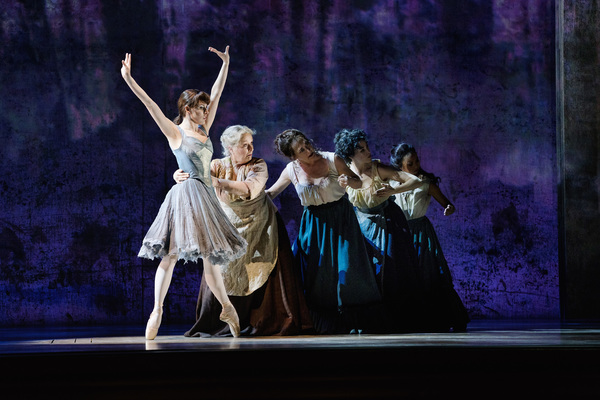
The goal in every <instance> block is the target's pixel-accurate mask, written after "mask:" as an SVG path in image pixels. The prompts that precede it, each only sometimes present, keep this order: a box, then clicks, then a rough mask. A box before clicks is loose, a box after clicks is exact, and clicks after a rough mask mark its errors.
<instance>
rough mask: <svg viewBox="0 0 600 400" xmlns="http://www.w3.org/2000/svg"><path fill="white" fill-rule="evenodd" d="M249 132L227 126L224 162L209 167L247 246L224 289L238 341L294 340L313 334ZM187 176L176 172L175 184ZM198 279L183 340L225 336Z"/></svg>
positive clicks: (227, 272) (226, 269)
mask: <svg viewBox="0 0 600 400" xmlns="http://www.w3.org/2000/svg"><path fill="white" fill-rule="evenodd" d="M254 134H255V133H254V131H253V130H252V129H250V128H248V127H247V126H242V125H234V126H230V127H228V128H227V129H225V131H224V132H223V134H222V135H221V145H222V148H223V153H224V156H225V157H224V158H221V159H214V160H212V162H211V168H210V170H211V175H212V176H213V178H214V188H215V191H216V193H217V197H218V198H219V201H220V203H221V206H222V207H223V210H224V211H225V214H226V215H227V217H228V218H229V220H230V221H231V223H232V224H233V225H234V226H235V227H236V229H237V230H238V232H239V233H240V235H241V236H242V237H243V238H244V239H246V241H247V242H248V251H247V252H246V254H245V255H244V257H242V258H239V259H237V260H234V261H232V262H230V263H229V264H228V265H224V266H223V267H222V273H223V279H224V282H225V288H226V290H227V294H228V296H229V299H230V301H231V302H232V303H233V305H234V306H235V308H236V310H237V312H238V315H239V318H240V326H241V333H242V335H244V336H246V335H253V336H266V335H286V336H287V335H296V334H299V333H308V332H310V328H312V323H311V322H310V316H309V314H308V309H307V308H306V302H305V301H304V295H303V293H302V283H301V280H300V272H299V269H298V266H297V263H295V260H294V258H293V256H292V249H291V246H290V242H289V238H288V235H287V231H286V229H285V225H284V223H283V221H282V219H281V216H280V215H279V212H278V211H277V208H276V207H275V205H274V204H273V202H272V201H271V199H270V198H269V196H267V195H266V194H265V190H264V189H265V185H266V183H267V180H268V178H269V174H268V171H267V164H266V163H265V161H264V160H263V159H261V158H256V157H253V151H254V139H253V135H254ZM187 178H188V174H187V173H185V172H184V171H182V170H177V171H176V172H175V174H174V179H175V180H176V181H177V182H184V181H185V180H186V179H187ZM206 283H207V282H206V280H205V279H204V278H203V279H202V283H201V286H200V292H199V295H198V304H197V307H196V323H195V324H194V326H193V327H192V328H191V329H190V330H189V331H188V332H186V334H185V336H196V337H198V336H200V337H207V336H227V335H230V332H229V328H228V326H227V324H225V323H223V322H222V321H221V320H220V319H219V312H220V306H219V303H218V301H217V300H216V298H215V296H214V295H213V294H212V292H211V290H210V289H209V288H208V287H207V284H206Z"/></svg>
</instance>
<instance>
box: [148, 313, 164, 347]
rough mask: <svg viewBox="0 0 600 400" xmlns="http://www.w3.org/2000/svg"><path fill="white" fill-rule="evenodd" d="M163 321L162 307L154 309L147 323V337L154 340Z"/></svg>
mask: <svg viewBox="0 0 600 400" xmlns="http://www.w3.org/2000/svg"><path fill="white" fill-rule="evenodd" d="M161 321H162V308H159V309H154V311H152V314H150V318H148V323H147V324H146V339H147V340H154V338H155V337H156V335H157V334H158V328H159V327H160V322H161Z"/></svg>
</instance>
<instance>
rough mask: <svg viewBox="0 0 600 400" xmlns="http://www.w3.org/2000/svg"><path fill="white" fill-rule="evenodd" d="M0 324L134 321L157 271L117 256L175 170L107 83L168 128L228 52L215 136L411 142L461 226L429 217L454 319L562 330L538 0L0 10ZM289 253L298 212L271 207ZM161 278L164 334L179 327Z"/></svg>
mask: <svg viewBox="0 0 600 400" xmlns="http://www.w3.org/2000/svg"><path fill="white" fill-rule="evenodd" d="M0 13H1V19H2V25H1V26H0V58H1V62H0V80H1V87H2V96H0V140H1V143H2V146H1V147H0V155H1V157H0V165H1V170H2V174H0V196H1V197H0V323H2V325H21V324H42V323H44V324H63V323H73V324H85V323H103V324H104V323H126V322H132V323H138V322H143V321H145V319H146V318H147V315H148V314H149V312H150V309H151V305H152V301H153V280H154V271H155V268H156V266H157V261H155V262H151V261H142V260H140V259H138V258H137V257H136V255H137V252H138V249H139V246H140V242H141V239H142V237H143V236H144V234H145V231H146V230H147V229H148V227H149V225H150V223H151V222H152V220H153V218H154V216H155V214H156V212H157V210H158V207H159V205H160V203H161V202H162V199H163V196H164V194H165V193H166V191H167V190H168V189H169V187H170V186H171V185H172V183H173V181H172V178H171V176H172V172H173V171H174V170H175V169H176V163H175V160H174V157H173V155H172V154H171V152H170V150H169V148H168V146H167V144H166V140H165V139H164V137H163V136H162V135H161V134H160V132H159V130H158V129H157V127H156V126H155V124H154V122H153V121H152V119H151V117H150V116H149V114H148V113H147V111H146V110H145V108H144V107H143V105H142V104H141V103H140V102H139V101H138V100H137V98H135V97H134V95H133V94H132V93H131V92H130V91H129V89H128V88H127V86H126V84H125V83H124V82H123V80H122V78H121V76H120V73H119V68H120V62H121V59H122V58H123V56H124V54H125V52H131V53H132V54H133V76H134V77H135V78H136V80H137V81H138V82H139V83H140V84H141V86H142V87H144V88H145V89H146V91H147V92H148V93H149V94H150V96H151V97H153V98H154V99H155V100H156V101H157V103H158V104H159V105H160V106H161V107H162V108H163V109H164V110H165V111H166V113H167V114H168V115H173V116H174V115H175V102H176V99H177V96H178V95H179V93H180V92H181V91H182V90H183V89H185V88H190V87H193V88H200V89H203V90H206V91H209V90H210V87H211V85H212V82H213V81H214V79H215V77H216V74H217V73H218V69H219V67H220V60H219V59H218V57H216V56H215V55H214V54H212V53H209V52H208V51H207V48H208V47H209V46H213V47H217V48H219V49H221V50H222V49H224V48H225V46H226V45H230V46H231V50H230V52H231V68H230V75H229V79H228V82H227V86H226V88H225V92H224V94H223V98H222V101H221V105H220V108H219V113H218V116H217V121H216V122H215V124H214V125H213V129H212V132H211V133H212V136H213V140H214V143H215V145H216V146H215V147H216V150H217V151H216V155H217V156H218V155H219V153H220V146H219V144H218V136H219V134H220V133H221V132H222V131H223V129H224V128H225V127H227V126H228V125H231V124H245V125H248V126H250V127H252V128H254V129H256V131H257V136H256V137H255V142H256V151H255V154H256V155H258V156H261V157H263V158H265V159H266V161H267V163H268V165H269V171H270V175H271V182H273V181H274V180H275V179H276V178H277V176H278V175H279V173H280V171H281V169H282V168H283V166H284V165H285V162H286V160H285V159H283V158H282V157H280V156H278V155H276V154H275V153H274V152H273V148H272V141H273V138H274V137H275V135H276V134H277V133H279V132H281V131H282V130H283V129H286V128H291V127H293V128H297V129H300V130H303V131H305V132H306V133H307V134H308V135H309V136H311V137H312V138H314V139H315V141H316V142H317V144H318V145H319V146H320V147H321V148H323V149H326V150H330V149H333V135H334V134H335V132H337V131H338V130H339V129H341V128H344V127H349V128H354V127H359V128H363V129H365V130H366V131H367V133H368V134H369V135H370V138H371V139H370V145H371V148H372V150H373V152H374V156H375V157H377V158H381V159H383V160H385V161H387V160H388V159H389V149H390V147H391V146H392V145H393V144H395V143H398V142H400V141H408V142H410V143H412V144H414V145H415V146H416V147H417V149H418V151H419V153H420V157H421V160H422V165H423V167H424V168H425V169H427V170H430V171H432V172H435V173H436V174H437V175H439V176H441V177H442V183H441V188H442V190H443V191H444V192H445V194H446V195H447V196H448V197H449V198H450V199H451V200H453V201H454V203H455V204H456V206H457V209H458V212H457V213H456V214H454V215H452V216H450V217H444V216H443V214H442V209H441V207H440V206H438V205H437V204H434V205H432V207H431V208H430V212H429V216H430V219H431V220H432V222H433V223H434V225H435V227H436V229H437V231H438V235H439V236H440V239H441V242H442V245H443V246H444V250H445V255H446V258H447V259H448V262H449V264H450V267H451V269H452V272H453V274H454V280H455V286H456V289H457V291H458V293H459V294H460V296H461V297H462V298H463V300H464V302H465V304H466V306H467V308H468V310H469V312H470V314H471V316H472V318H474V319H476V318H556V317H558V316H559V289H558V253H557V246H556V243H557V238H558V228H557V226H558V225H557V221H558V216H557V190H556V176H557V171H556V135H555V100H554V99H555V83H554V82H555V51H554V31H555V21H554V3H553V2H550V1H545V0H515V1H511V2H507V1H502V0H494V1H488V0H464V1H459V0H456V1H450V0H430V1H421V0H404V1H400V0H397V1H393V0H371V1H369V0H363V1H358V0H357V1H345V0H332V1H321V2H312V1H308V2H307V1H275V0H271V1H268V0H264V1H235V0H231V1H203V2H190V1H183V0H173V1H151V0H145V1H144V0H137V1H132V0H127V1H125V0H121V1H118V0H87V1H77V0H54V1H51V0H47V1H45V2H44V1H9V2H4V3H3V5H2V9H1V10H0ZM277 205H278V206H279V207H280V210H281V211H282V214H283V217H284V219H285V220H286V223H287V228H288V232H289V235H290V237H291V238H292V239H293V238H295V235H296V227H297V220H298V218H299V216H300V213H301V208H300V207H299V202H298V200H297V198H296V197H295V192H294V191H293V189H292V188H289V189H288V190H286V192H284V193H283V194H282V195H281V196H280V198H279V199H278V200H277ZM200 277H201V267H200V266H199V265H197V264H186V265H183V264H180V265H178V267H177V268H176V272H175V276H174V279H173V284H172V287H171V290H170V292H169V295H168V297H167V302H166V314H165V321H170V322H174V321H179V322H190V323H192V322H193V319H194V307H195V303H196V294H197V290H198V287H199V282H200Z"/></svg>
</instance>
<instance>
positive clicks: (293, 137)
mask: <svg viewBox="0 0 600 400" xmlns="http://www.w3.org/2000/svg"><path fill="white" fill-rule="evenodd" d="M299 140H303V141H304V143H305V144H309V145H311V146H312V148H313V149H314V150H315V151H316V152H318V151H319V149H318V148H317V147H316V146H315V144H314V142H313V141H312V140H310V139H309V138H307V137H306V135H305V134H304V133H302V132H301V131H299V130H298V129H286V130H285V131H283V132H281V133H280V134H279V135H277V136H276V137H275V140H274V141H273V144H274V146H275V151H276V152H277V154H281V155H282V156H285V157H287V158H289V159H291V160H293V159H294V158H295V154H294V149H293V148H292V146H293V145H294V143H296V142H297V141H299Z"/></svg>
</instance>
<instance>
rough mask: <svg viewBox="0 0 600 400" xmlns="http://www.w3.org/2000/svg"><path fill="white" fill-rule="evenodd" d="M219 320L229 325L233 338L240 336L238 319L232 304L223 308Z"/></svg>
mask: <svg viewBox="0 0 600 400" xmlns="http://www.w3.org/2000/svg"><path fill="white" fill-rule="evenodd" d="M219 319H220V320H221V321H223V322H225V323H227V325H229V330H230V331H231V334H232V335H233V337H239V336H240V319H239V317H238V315H237V312H236V311H235V307H233V304H231V303H227V304H226V305H224V306H223V311H221V315H220V316H219Z"/></svg>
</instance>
